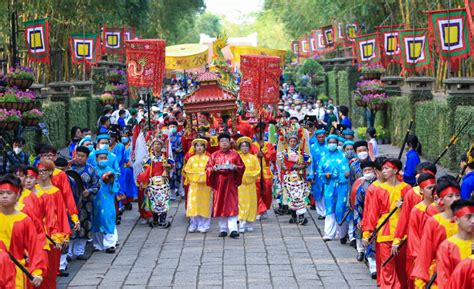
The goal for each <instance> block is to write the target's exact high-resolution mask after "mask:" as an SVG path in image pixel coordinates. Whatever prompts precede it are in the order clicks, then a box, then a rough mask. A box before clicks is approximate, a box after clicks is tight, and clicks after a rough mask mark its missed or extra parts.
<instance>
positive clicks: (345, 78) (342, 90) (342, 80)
mask: <svg viewBox="0 0 474 289" xmlns="http://www.w3.org/2000/svg"><path fill="white" fill-rule="evenodd" d="M337 81H338V90H339V91H338V95H339V103H338V104H339V105H346V106H349V107H350V105H351V104H350V102H351V100H350V97H351V88H350V87H349V73H348V72H347V71H346V70H341V71H339V72H337Z"/></svg>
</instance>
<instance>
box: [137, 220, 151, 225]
mask: <svg viewBox="0 0 474 289" xmlns="http://www.w3.org/2000/svg"><path fill="white" fill-rule="evenodd" d="M149 222H150V221H149V220H147V219H141V220H140V222H138V223H139V224H140V225H147V224H148V223H149Z"/></svg>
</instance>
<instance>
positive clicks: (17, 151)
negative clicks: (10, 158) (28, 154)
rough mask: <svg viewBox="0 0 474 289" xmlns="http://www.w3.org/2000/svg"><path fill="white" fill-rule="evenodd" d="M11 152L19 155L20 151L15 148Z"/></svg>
mask: <svg viewBox="0 0 474 289" xmlns="http://www.w3.org/2000/svg"><path fill="white" fill-rule="evenodd" d="M13 151H14V152H15V154H19V153H21V151H22V149H21V148H18V147H16V148H13Z"/></svg>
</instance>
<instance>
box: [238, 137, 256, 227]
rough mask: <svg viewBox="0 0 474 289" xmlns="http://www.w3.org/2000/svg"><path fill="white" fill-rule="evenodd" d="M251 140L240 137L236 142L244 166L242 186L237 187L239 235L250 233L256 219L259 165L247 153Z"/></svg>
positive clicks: (252, 156) (254, 157)
mask: <svg viewBox="0 0 474 289" xmlns="http://www.w3.org/2000/svg"><path fill="white" fill-rule="evenodd" d="M251 143H252V140H251V139H250V138H249V137H246V136H244V137H241V138H239V139H238V140H237V147H238V148H239V154H240V158H241V159H242V161H243V162H244V164H245V172H244V176H243V178H242V184H241V185H240V186H239V222H240V228H239V232H240V233H245V232H252V231H253V226H252V223H253V222H255V220H256V218H257V186H256V183H255V182H256V180H257V178H258V177H259V176H260V164H259V162H258V158H257V156H255V155H253V154H251V153H249V150H250V144H251Z"/></svg>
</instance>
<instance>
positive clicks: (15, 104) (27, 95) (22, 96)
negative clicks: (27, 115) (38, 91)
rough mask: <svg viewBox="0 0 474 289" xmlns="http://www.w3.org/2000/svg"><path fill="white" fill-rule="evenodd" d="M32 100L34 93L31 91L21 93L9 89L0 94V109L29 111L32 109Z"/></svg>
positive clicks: (14, 89)
mask: <svg viewBox="0 0 474 289" xmlns="http://www.w3.org/2000/svg"><path fill="white" fill-rule="evenodd" d="M34 99H35V93H34V92H32V91H28V90H27V91H21V90H17V89H16V88H11V87H9V88H7V89H6V90H5V92H4V93H0V108H5V109H18V110H21V111H25V110H30V109H31V108H33V105H34V102H33V100H34Z"/></svg>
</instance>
